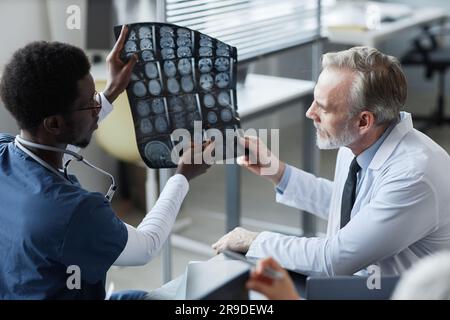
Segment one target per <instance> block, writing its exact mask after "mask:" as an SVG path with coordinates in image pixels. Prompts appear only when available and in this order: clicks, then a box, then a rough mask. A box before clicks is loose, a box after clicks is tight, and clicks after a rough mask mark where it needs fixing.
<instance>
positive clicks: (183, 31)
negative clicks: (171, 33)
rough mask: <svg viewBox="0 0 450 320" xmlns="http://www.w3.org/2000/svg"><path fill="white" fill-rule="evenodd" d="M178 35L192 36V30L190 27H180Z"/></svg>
mask: <svg viewBox="0 0 450 320" xmlns="http://www.w3.org/2000/svg"><path fill="white" fill-rule="evenodd" d="M177 35H178V36H179V37H190V36H191V32H190V31H189V30H188V29H184V28H179V29H178V30H177Z"/></svg>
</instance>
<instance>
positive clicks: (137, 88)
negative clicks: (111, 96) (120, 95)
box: [133, 81, 147, 97]
mask: <svg viewBox="0 0 450 320" xmlns="http://www.w3.org/2000/svg"><path fill="white" fill-rule="evenodd" d="M133 93H134V95H135V96H136V97H143V96H145V95H146V94H147V89H146V88H145V84H144V82H143V81H137V82H135V83H134V84H133Z"/></svg>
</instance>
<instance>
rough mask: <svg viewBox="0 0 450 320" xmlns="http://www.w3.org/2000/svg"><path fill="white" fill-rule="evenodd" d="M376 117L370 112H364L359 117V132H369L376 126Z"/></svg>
mask: <svg viewBox="0 0 450 320" xmlns="http://www.w3.org/2000/svg"><path fill="white" fill-rule="evenodd" d="M375 123H376V119H375V115H374V114H373V113H372V112H370V111H363V112H361V113H360V115H359V130H360V131H364V132H365V131H367V130H369V129H371V128H373V127H374V126H375Z"/></svg>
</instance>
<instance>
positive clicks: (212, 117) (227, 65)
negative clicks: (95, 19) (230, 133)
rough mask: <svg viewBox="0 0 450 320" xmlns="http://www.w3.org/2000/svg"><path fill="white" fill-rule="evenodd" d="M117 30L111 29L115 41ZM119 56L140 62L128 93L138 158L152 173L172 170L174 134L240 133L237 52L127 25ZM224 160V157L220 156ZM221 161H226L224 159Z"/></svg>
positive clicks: (152, 26) (160, 27)
mask: <svg viewBox="0 0 450 320" xmlns="http://www.w3.org/2000/svg"><path fill="white" fill-rule="evenodd" d="M120 30H121V26H116V27H115V29H114V32H115V35H116V38H117V37H118V36H119V34H120ZM128 30H129V32H128V35H127V39H126V40H125V45H124V48H123V51H122V53H121V58H122V60H123V61H127V60H128V59H129V58H130V57H131V56H132V55H133V54H135V55H137V57H138V62H137V63H136V65H135V67H134V69H133V76H132V78H131V81H130V84H129V85H128V88H127V95H128V101H129V103H130V107H131V113H132V116H133V121H134V128H135V133H136V140H137V145H138V149H139V153H140V155H141V157H142V159H143V160H144V162H145V164H146V165H147V166H148V167H150V168H173V167H176V164H175V163H173V162H172V160H171V152H172V149H173V147H174V146H175V144H176V143H178V141H174V139H173V137H172V132H173V131H174V130H176V129H186V130H188V131H189V132H190V134H191V136H192V137H193V135H194V121H201V128H202V132H201V134H202V135H203V137H206V136H207V131H206V130H208V129H212V128H214V129H219V130H220V131H222V132H223V133H225V130H226V129H234V130H236V129H238V128H240V120H239V115H238V113H237V102H236V71H237V66H236V64H237V50H236V48H234V47H232V46H229V45H227V44H225V43H223V42H221V41H219V40H217V39H215V38H212V37H210V36H208V35H205V34H202V33H200V32H198V31H194V30H190V29H187V28H184V27H179V26H176V25H171V24H164V23H135V24H129V25H128ZM224 154H225V153H224ZM224 159H225V158H224Z"/></svg>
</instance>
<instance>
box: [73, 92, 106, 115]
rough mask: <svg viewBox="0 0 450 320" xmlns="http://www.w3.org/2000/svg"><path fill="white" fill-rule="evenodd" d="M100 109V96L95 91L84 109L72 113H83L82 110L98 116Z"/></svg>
mask: <svg viewBox="0 0 450 320" xmlns="http://www.w3.org/2000/svg"><path fill="white" fill-rule="evenodd" d="M101 109H102V99H101V97H100V94H99V93H98V92H97V91H95V92H94V95H93V96H92V100H91V101H89V104H88V106H87V107H85V108H80V109H75V110H72V111H84V110H94V111H95V114H96V115H97V114H99V113H100V110H101Z"/></svg>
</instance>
